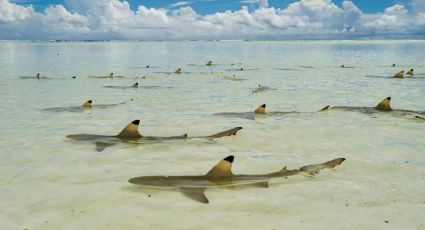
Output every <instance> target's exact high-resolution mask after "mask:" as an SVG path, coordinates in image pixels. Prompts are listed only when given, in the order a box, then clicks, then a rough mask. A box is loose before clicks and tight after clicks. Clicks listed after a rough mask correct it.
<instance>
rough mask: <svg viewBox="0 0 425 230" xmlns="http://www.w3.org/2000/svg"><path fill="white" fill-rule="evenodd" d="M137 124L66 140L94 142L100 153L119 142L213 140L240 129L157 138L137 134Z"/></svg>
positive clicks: (72, 135)
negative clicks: (113, 133)
mask: <svg viewBox="0 0 425 230" xmlns="http://www.w3.org/2000/svg"><path fill="white" fill-rule="evenodd" d="M139 124H140V120H134V121H132V122H130V123H129V124H128V125H127V126H126V127H125V128H124V129H123V130H122V131H121V132H120V133H118V134H117V135H97V134H71V135H68V136H66V137H67V138H70V139H73V140H78V141H94V142H95V143H96V149H97V150H98V151H99V152H101V151H103V150H104V149H105V148H107V147H109V146H112V145H115V144H118V143H120V142H124V143H134V144H146V143H152V142H160V141H166V140H181V139H194V138H207V139H215V138H221V137H227V136H234V135H236V133H237V132H238V131H239V130H241V129H242V127H235V128H233V129H229V130H226V131H223V132H219V133H216V134H213V135H209V136H195V137H188V136H187V134H186V133H185V134H183V135H180V136H170V137H158V136H143V135H141V134H140V133H139Z"/></svg>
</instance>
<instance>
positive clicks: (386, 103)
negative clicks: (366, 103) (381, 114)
mask: <svg viewBox="0 0 425 230" xmlns="http://www.w3.org/2000/svg"><path fill="white" fill-rule="evenodd" d="M390 103H391V97H387V98H385V99H384V100H382V101H381V102H380V103H379V104H378V105H377V106H376V107H375V108H376V109H377V110H381V111H392V110H393V109H392V108H391V105H390Z"/></svg>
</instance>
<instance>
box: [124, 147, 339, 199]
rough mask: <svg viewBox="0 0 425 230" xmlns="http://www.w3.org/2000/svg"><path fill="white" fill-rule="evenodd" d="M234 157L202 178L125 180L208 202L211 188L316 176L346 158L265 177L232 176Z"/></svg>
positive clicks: (221, 161)
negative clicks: (294, 176) (176, 190)
mask: <svg viewBox="0 0 425 230" xmlns="http://www.w3.org/2000/svg"><path fill="white" fill-rule="evenodd" d="M234 158H235V157H234V156H233V155H230V156H227V157H225V158H224V159H222V160H220V161H219V162H218V163H217V164H216V165H215V166H214V167H213V168H212V169H211V170H210V171H208V172H207V173H206V174H205V175H195V176H139V177H134V178H131V179H129V180H128V182H129V183H131V184H136V185H142V186H144V187H150V188H158V189H178V190H179V191H180V192H181V193H182V194H183V195H185V196H186V197H188V198H190V199H192V200H195V201H198V202H201V203H205V204H207V203H209V200H208V198H207V197H206V196H205V190H206V189H210V188H226V187H227V188H229V187H231V188H233V187H237V186H258V187H264V188H268V187H269V182H270V180H272V179H274V178H286V177H288V176H293V175H297V174H300V173H304V174H307V175H310V176H312V175H315V174H318V173H319V171H320V170H322V169H326V168H328V169H332V168H335V167H336V166H338V165H340V164H341V163H342V162H343V161H345V158H336V159H333V160H331V161H327V162H324V163H321V164H311V165H306V166H303V167H301V168H297V169H289V170H288V169H286V166H285V167H283V168H282V169H281V170H279V171H276V172H271V173H266V174H255V175H249V174H247V175H246V174H234V173H233V172H232V164H233V161H234Z"/></svg>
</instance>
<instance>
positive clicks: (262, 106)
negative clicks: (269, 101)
mask: <svg viewBox="0 0 425 230" xmlns="http://www.w3.org/2000/svg"><path fill="white" fill-rule="evenodd" d="M254 112H255V113H261V114H264V113H266V104H262V105H260V106H259V107H258V108H257V109H256V110H255V111H254Z"/></svg>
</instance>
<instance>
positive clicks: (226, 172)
mask: <svg viewBox="0 0 425 230" xmlns="http://www.w3.org/2000/svg"><path fill="white" fill-rule="evenodd" d="M234 159H235V157H234V156H233V155H230V156H227V157H226V158H224V159H223V160H221V161H219V162H218V163H217V164H216V165H215V166H214V167H213V168H212V169H211V170H210V171H209V172H208V173H207V176H231V175H233V173H232V163H233V160H234Z"/></svg>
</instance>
